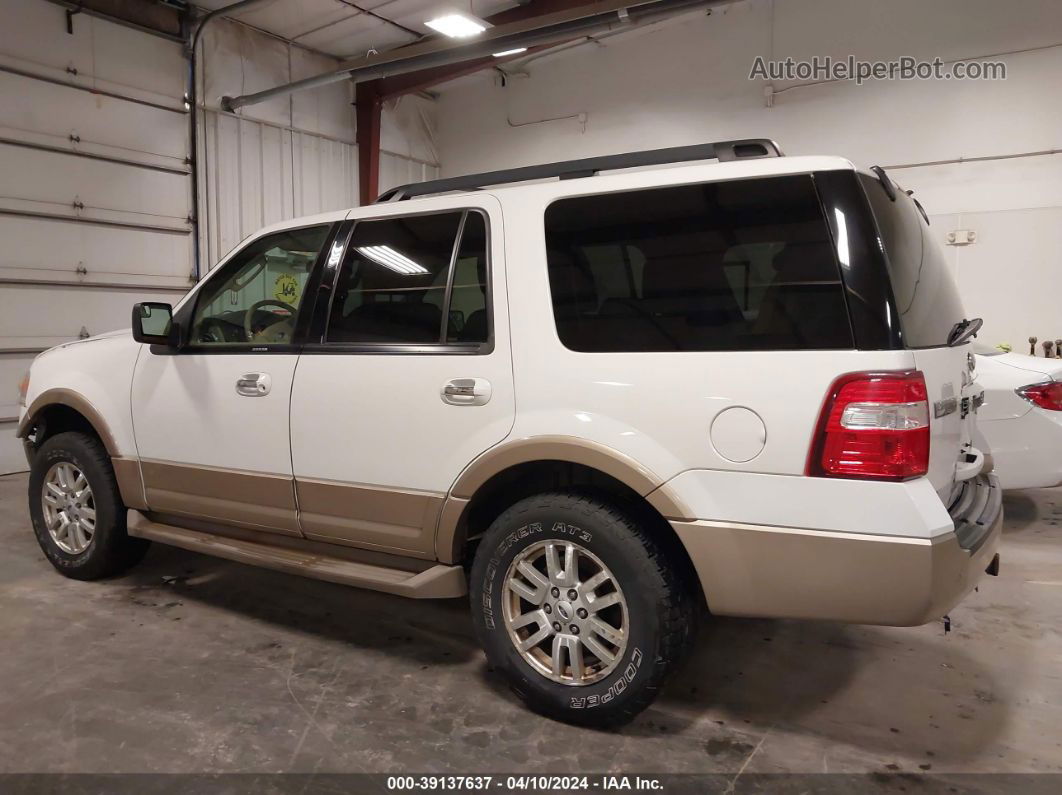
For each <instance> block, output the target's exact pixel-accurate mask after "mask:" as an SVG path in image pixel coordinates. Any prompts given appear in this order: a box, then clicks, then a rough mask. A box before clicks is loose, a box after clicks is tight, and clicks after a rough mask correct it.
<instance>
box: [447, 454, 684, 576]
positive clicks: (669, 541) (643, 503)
mask: <svg viewBox="0 0 1062 795" xmlns="http://www.w3.org/2000/svg"><path fill="white" fill-rule="evenodd" d="M572 487H576V488H583V489H586V490H588V491H592V492H594V493H597V494H601V495H602V496H603V497H605V498H608V499H610V500H613V501H617V502H619V503H621V504H622V505H623V506H624V507H626V508H627V509H628V510H631V511H632V512H634V513H635V515H636V518H637V519H638V520H639V521H641V522H643V523H645V524H646V526H648V527H650V528H652V530H653V532H654V535H655V536H656V537H657V538H659V539H661V540H663V541H665V542H666V546H667V547H668V548H669V549H672V550H673V551H674V552H675V554H677V555H679V556H680V557H681V562H682V563H683V565H686V566H688V571H689V573H690V576H691V577H692V582H694V583H698V586H697V587H698V588H699V580H698V578H697V576H696V572H695V570H694V567H693V563H692V561H691V560H690V558H689V554H688V553H687V552H686V549H685V547H684V546H683V544H682V542H681V541H680V540H679V538H678V535H677V534H676V533H675V531H674V529H673V528H672V526H671V524H670V521H669V520H681V519H687V520H688V519H690V518H691V517H690V511H689V509H688V508H687V506H686V505H685V503H684V502H683V501H682V499H681V498H680V497H679V496H678V495H677V494H675V493H674V491H673V490H672V489H671V488H670V487H668V486H667V484H666V483H665V482H664V481H663V479H662V478H660V477H659V476H658V475H656V474H655V473H653V472H652V471H651V470H649V469H647V468H646V467H644V466H641V465H640V464H638V463H637V462H636V461H635V460H634V459H632V458H630V457H629V456H627V455H625V454H624V453H621V452H619V451H617V450H614V449H612V448H609V447H607V446H605V445H602V444H599V443H597V442H591V441H589V440H586V439H579V438H576V437H561V436H552V437H534V438H528V439H521V440H518V441H516V442H512V443H510V444H508V445H504V446H501V447H498V448H492V449H491V450H489V451H487V452H486V453H484V454H483V455H481V456H480V457H479V458H477V459H476V460H475V461H474V462H473V463H472V464H470V465H469V466H468V467H467V468H466V469H465V471H464V472H463V473H462V474H461V476H460V477H459V478H458V480H457V482H456V483H455V484H454V486H453V488H452V489H451V490H450V494H449V496H448V497H447V498H446V500H445V502H444V504H443V507H442V511H441V514H440V521H439V530H438V533H437V534H436V555H437V557H438V558H439V559H440V561H442V562H443V563H450V564H456V563H461V562H465V561H467V560H469V559H470V554H469V553H470V552H471V550H472V549H473V548H474V545H475V541H476V539H477V538H478V536H479V535H481V534H482V533H483V532H484V531H485V530H486V528H487V527H488V526H489V525H490V523H491V522H492V521H493V520H494V519H495V518H497V516H498V515H500V514H501V513H502V511H504V510H505V509H506V508H507V507H509V506H510V505H512V504H513V503H514V502H517V501H518V500H521V499H524V498H525V497H529V496H531V495H533V494H539V493H542V492H544V491H551V490H557V489H565V488H572Z"/></svg>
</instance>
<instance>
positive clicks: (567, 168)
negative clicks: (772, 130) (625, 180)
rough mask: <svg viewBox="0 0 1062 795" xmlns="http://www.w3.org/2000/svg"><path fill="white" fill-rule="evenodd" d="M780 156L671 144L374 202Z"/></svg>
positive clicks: (460, 181) (752, 148)
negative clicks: (631, 170)
mask: <svg viewBox="0 0 1062 795" xmlns="http://www.w3.org/2000/svg"><path fill="white" fill-rule="evenodd" d="M781 156H782V150H780V149H779V148H778V144H776V143H775V142H774V141H772V140H770V139H768V138H747V139H744V140H740V141H717V142H715V143H706V144H693V145H692V146H673V147H670V148H667V149H646V150H645V151H642V152H627V153H626V154H621V155H605V156H604V157H587V158H583V159H582V160H564V161H562V162H560V163H544V164H543V165H540V166H523V167H521V168H509V169H503V170H501V171H486V172H484V173H482V174H467V175H465V176H462V177H448V178H446V179H433V180H430V181H428V182H414V183H411V184H409V185H402V186H400V187H397V188H392V189H391V190H389V191H385V192H384V193H381V194H380V197H379V198H378V199H377V200H376V202H375V203H376V204H379V203H381V202H397V201H402V200H404V199H412V198H414V197H416V196H429V195H432V194H435V193H449V192H451V191H463V190H475V189H477V188H483V187H486V186H488V185H503V184H506V183H510V182H528V181H531V180H536V179H550V178H553V177H556V178H559V179H576V178H579V177H592V176H595V175H596V174H598V173H599V172H601V171H613V170H616V169H620V168H638V167H641V166H661V165H665V164H668V163H685V162H689V161H693V160H718V161H720V162H723V161H729V160H755V159H758V158H761V157H781Z"/></svg>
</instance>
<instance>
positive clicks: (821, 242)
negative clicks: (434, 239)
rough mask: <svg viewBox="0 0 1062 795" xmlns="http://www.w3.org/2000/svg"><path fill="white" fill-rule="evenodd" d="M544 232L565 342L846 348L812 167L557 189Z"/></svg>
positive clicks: (625, 346) (842, 308) (605, 346)
mask: <svg viewBox="0 0 1062 795" xmlns="http://www.w3.org/2000/svg"><path fill="white" fill-rule="evenodd" d="M545 236H546V248H547V263H548V268H549V281H550V291H551V297H552V303H553V312H554V319H555V322H556V327H557V333H558V336H559V337H560V339H561V342H562V343H563V344H564V345H565V346H566V347H568V348H570V349H572V350H575V351H585V352H613V351H722V350H801V349H842V348H852V347H854V345H853V340H852V331H851V326H850V324H849V320H848V313H847V309H846V305H845V298H844V290H843V285H842V282H841V277H840V272H839V268H838V264H837V261H836V259H835V256H834V248H833V245H832V243H831V239H830V234H829V229H828V227H827V224H826V222H825V219H824V218H823V214H822V209H821V206H820V203H819V200H818V196H817V194H816V191H815V186H814V182H813V180H812V177H811V176H810V175H797V176H782V177H770V178H762V179H753V180H736V181H730V182H719V183H707V184H699V185H682V186H676V187H664V188H653V189H650V190H640V191H628V192H621V193H609V194H602V195H597V196H580V197H573V198H569V199H561V200H558V201H556V202H554V203H553V204H551V205H550V206H549V207H548V208H547V210H546V213H545Z"/></svg>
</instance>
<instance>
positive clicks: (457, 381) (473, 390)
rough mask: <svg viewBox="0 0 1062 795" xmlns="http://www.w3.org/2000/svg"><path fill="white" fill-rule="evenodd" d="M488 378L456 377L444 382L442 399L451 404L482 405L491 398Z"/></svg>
mask: <svg viewBox="0 0 1062 795" xmlns="http://www.w3.org/2000/svg"><path fill="white" fill-rule="evenodd" d="M490 393H491V389H490V381H488V380H487V379H486V378H454V379H452V380H450V381H447V382H446V383H445V384H443V388H442V393H441V395H442V400H443V403H449V404H450V405H451V406H482V405H484V404H485V403H487V402H488V401H489V400H490Z"/></svg>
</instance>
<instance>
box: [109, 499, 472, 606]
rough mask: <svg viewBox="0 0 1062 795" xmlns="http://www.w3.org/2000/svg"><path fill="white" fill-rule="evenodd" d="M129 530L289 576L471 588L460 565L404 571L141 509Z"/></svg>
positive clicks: (457, 590)
mask: <svg viewBox="0 0 1062 795" xmlns="http://www.w3.org/2000/svg"><path fill="white" fill-rule="evenodd" d="M128 528H129V535H131V536H135V537H137V538H146V539H148V540H150V541H158V542H159V543H160V544H170V545H171V546H175V547H180V548H181V549H187V550H191V551H192V552H202V553H203V554H204V555H213V556H214V557H218V558H226V559H228V560H234V561H236V562H237V563H249V564H250V565H252V566H261V567H264V568H267V569H276V570H277V571H283V572H287V573H288V574H299V575H302V576H303V577H312V578H314V579H316V580H326V581H327V582H334V583H339V584H340V585H354V586H356V587H358V588H368V589H370V590H373V591H383V592H384V593H391V594H397V595H398V596H408V597H412V598H414V599H448V598H452V597H458V596H464V595H465V594H466V593H467V592H468V585H467V583H466V581H465V573H464V570H463V569H462V568H461V567H460V566H444V565H442V564H438V565H435V566H432V567H431V568H429V569H425V570H424V571H403V570H402V569H394V568H389V567H386V566H379V565H373V564H371V563H360V562H357V561H352V560H344V559H343V558H339V557H328V556H326V555H320V554H315V553H312V552H305V551H302V550H298V549H289V548H285V547H279V546H272V545H269V544H263V543H259V542H257V541H245V540H242V539H236V538H229V537H227V536H220V535H214V534H212V533H204V532H201V531H199V530H189V529H186V528H184V527H175V526H174V525H168V524H160V523H158V522H153V521H151V520H150V519H148V518H147V517H145V516H144V515H143V514H141V513H139V512H137V511H129V523H128Z"/></svg>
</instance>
